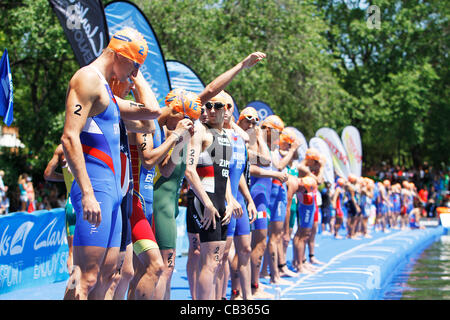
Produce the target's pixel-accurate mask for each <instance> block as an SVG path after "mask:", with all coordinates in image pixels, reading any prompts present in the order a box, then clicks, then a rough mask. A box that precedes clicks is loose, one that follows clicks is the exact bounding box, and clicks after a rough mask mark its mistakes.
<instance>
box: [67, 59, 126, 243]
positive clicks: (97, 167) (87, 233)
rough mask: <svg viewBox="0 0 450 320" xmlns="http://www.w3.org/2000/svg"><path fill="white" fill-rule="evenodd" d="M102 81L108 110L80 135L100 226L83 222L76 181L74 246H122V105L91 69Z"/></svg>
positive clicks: (89, 121)
mask: <svg viewBox="0 0 450 320" xmlns="http://www.w3.org/2000/svg"><path fill="white" fill-rule="evenodd" d="M91 68H92V69H93V70H95V72H96V73H97V75H98V76H99V77H100V79H101V80H102V82H103V84H104V86H105V89H106V91H107V92H108V95H109V104H108V107H107V108H106V109H105V110H104V111H103V112H102V113H100V114H98V115H96V116H94V117H88V118H87V120H86V124H85V126H84V128H83V130H82V132H81V133H80V141H81V145H82V148H83V154H84V161H85V163H86V171H87V173H88V176H89V179H90V181H91V185H92V189H93V191H94V195H95V198H96V200H97V201H98V203H99V205H100V209H101V215H102V220H101V223H100V225H99V226H98V227H95V226H94V225H91V224H90V223H89V222H88V221H87V220H84V219H83V207H82V204H81V200H82V194H81V190H80V187H79V186H78V183H77V182H76V180H74V182H73V184H72V187H71V191H70V199H71V201H72V205H73V207H74V209H75V212H76V213H77V218H76V225H75V233H74V246H98V247H103V248H109V247H119V246H120V241H121V231H122V215H121V209H120V203H121V202H122V193H121V185H120V177H121V164H120V129H119V122H120V112H119V106H118V105H117V102H116V100H115V98H114V95H113V93H112V92H111V89H110V87H109V85H108V83H107V82H106V80H105V78H104V77H103V75H102V74H101V73H100V71H98V69H97V68H95V67H94V66H91Z"/></svg>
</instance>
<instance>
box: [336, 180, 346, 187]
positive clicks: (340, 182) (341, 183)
mask: <svg viewBox="0 0 450 320" xmlns="http://www.w3.org/2000/svg"><path fill="white" fill-rule="evenodd" d="M337 184H338V185H339V186H340V187H342V186H343V185H344V184H345V179H344V178H339V179H338V180H337Z"/></svg>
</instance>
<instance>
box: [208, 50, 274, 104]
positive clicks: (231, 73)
mask: <svg viewBox="0 0 450 320" xmlns="http://www.w3.org/2000/svg"><path fill="white" fill-rule="evenodd" d="M265 57H266V54H265V53H262V52H253V53H252V54H250V55H248V56H247V57H246V58H245V59H243V60H242V61H241V62H239V63H238V64H237V65H235V66H234V67H233V68H231V69H229V70H227V71H225V72H224V73H222V74H221V75H220V76H218V77H217V78H216V79H214V80H213V81H212V82H211V83H209V84H208V85H207V86H206V88H205V89H204V90H203V91H202V92H201V93H200V94H199V97H200V100H201V101H202V105H204V104H205V103H206V102H208V101H209V100H210V99H211V98H213V97H215V96H216V95H217V94H218V93H219V92H220V91H222V90H223V89H225V87H226V86H227V85H228V84H229V83H230V82H231V80H233V78H234V77H235V76H236V75H237V74H238V73H239V72H241V71H242V70H244V69H247V68H251V67H253V66H254V65H255V64H256V63H258V62H259V61H261V60H262V59H264V58H265Z"/></svg>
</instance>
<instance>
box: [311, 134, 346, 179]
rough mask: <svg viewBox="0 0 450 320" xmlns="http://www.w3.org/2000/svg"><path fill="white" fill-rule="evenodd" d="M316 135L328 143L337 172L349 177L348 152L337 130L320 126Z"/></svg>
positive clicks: (339, 174)
mask: <svg viewBox="0 0 450 320" xmlns="http://www.w3.org/2000/svg"><path fill="white" fill-rule="evenodd" d="M316 137H319V138H321V139H323V140H324V141H325V142H326V143H327V145H328V148H329V149H330V152H331V157H332V159H333V167H334V170H335V172H336V174H337V175H338V176H341V177H344V178H347V177H348V175H349V173H350V167H349V163H348V157H347V152H346V151H345V148H344V146H343V144H342V142H341V138H339V136H338V134H337V133H336V131H334V130H333V129H330V128H320V129H319V130H317V132H316Z"/></svg>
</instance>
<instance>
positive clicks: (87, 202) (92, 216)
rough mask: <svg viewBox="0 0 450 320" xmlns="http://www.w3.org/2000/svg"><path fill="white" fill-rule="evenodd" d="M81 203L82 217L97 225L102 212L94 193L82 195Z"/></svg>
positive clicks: (100, 219)
mask: <svg viewBox="0 0 450 320" xmlns="http://www.w3.org/2000/svg"><path fill="white" fill-rule="evenodd" d="M81 205H82V206H83V219H84V220H87V221H88V222H89V223H90V224H93V225H95V227H98V226H99V225H100V222H101V221H102V212H101V209H100V204H99V203H98V201H97V199H95V196H94V194H92V195H89V196H84V197H83V198H82V199H81Z"/></svg>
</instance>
